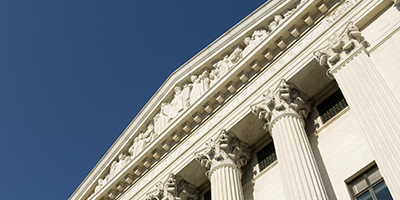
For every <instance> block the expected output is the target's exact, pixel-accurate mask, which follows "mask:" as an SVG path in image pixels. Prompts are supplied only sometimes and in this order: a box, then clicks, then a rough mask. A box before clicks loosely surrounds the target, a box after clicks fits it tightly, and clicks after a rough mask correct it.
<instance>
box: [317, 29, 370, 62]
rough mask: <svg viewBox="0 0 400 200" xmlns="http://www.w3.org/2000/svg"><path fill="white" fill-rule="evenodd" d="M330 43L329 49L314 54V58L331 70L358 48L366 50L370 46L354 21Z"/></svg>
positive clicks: (335, 35)
mask: <svg viewBox="0 0 400 200" xmlns="http://www.w3.org/2000/svg"><path fill="white" fill-rule="evenodd" d="M328 42H329V45H328V46H327V47H325V48H323V49H320V50H318V51H315V52H314V57H315V59H316V60H317V61H318V63H319V64H320V65H321V66H325V67H327V68H330V69H332V68H333V67H334V66H335V65H336V64H337V63H339V62H340V61H341V60H343V59H344V58H346V57H347V56H348V54H350V53H351V52H352V51H353V50H354V49H355V48H356V47H360V46H362V47H364V48H366V47H368V46H369V45H370V44H369V43H368V42H367V41H366V40H365V39H364V37H362V35H361V32H360V30H359V29H358V27H357V26H356V25H355V24H354V23H353V22H352V21H350V22H348V24H347V26H346V28H345V30H344V31H343V33H342V34H340V35H337V34H333V35H332V36H331V37H329V39H328Z"/></svg>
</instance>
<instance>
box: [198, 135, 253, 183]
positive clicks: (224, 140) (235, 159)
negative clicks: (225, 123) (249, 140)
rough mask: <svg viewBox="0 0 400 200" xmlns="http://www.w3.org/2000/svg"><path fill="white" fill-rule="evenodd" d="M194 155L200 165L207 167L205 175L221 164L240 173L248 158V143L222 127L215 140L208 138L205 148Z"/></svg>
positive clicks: (208, 174)
mask: <svg viewBox="0 0 400 200" xmlns="http://www.w3.org/2000/svg"><path fill="white" fill-rule="evenodd" d="M195 157H196V160H197V161H199V162H200V164H201V166H203V167H206V168H207V172H206V175H207V176H208V177H210V175H211V173H212V172H213V171H214V170H215V169H218V168H219V167H221V166H231V167H234V168H236V169H237V170H238V171H239V172H240V173H241V168H242V167H243V166H245V165H246V164H247V161H248V160H249V159H250V150H249V145H248V144H246V143H244V142H242V141H241V140H239V139H238V138H237V137H236V136H235V135H234V134H233V133H232V132H227V131H225V130H224V129H223V130H221V133H220V135H219V136H218V138H217V139H216V140H215V141H214V140H213V139H210V140H209V141H208V142H207V143H206V149H204V150H203V151H200V152H197V153H195Z"/></svg>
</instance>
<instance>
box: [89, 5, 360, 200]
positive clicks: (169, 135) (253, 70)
mask: <svg viewBox="0 0 400 200" xmlns="http://www.w3.org/2000/svg"><path fill="white" fill-rule="evenodd" d="M346 2H349V1H346ZM350 2H353V1H350ZM354 2H356V1H354ZM354 2H353V4H352V5H354ZM307 4H309V6H311V5H312V6H313V7H312V8H313V9H315V10H317V11H318V7H315V6H316V5H317V4H318V2H311V1H310V2H308V3H307ZM341 5H343V4H341ZM319 8H321V6H319ZM319 10H320V11H321V10H324V9H319ZM307 12H309V10H304V11H301V12H300V13H297V16H296V17H299V15H304V13H307ZM325 12H326V10H325ZM329 13H331V12H328V14H329ZM295 14H296V13H295ZM342 14H343V13H342ZM306 19H308V18H306ZM309 20H310V19H308V20H304V21H303V23H304V24H307V23H306V21H308V22H309ZM312 20H313V21H315V20H318V18H315V17H314V18H312ZM311 25H312V24H311ZM292 26H293V24H291V22H288V21H285V22H283V26H280V27H278V28H277V30H278V32H274V33H271V35H270V36H269V39H265V40H264V41H262V42H261V43H262V44H261V45H259V46H258V47H255V48H256V49H257V50H256V51H254V52H257V54H255V53H254V52H251V53H250V54H249V55H248V57H247V58H243V59H242V60H240V61H238V64H237V66H236V67H235V69H234V70H231V71H228V72H227V74H230V75H234V76H229V77H224V78H222V79H223V80H221V81H220V82H218V83H216V85H217V86H216V87H214V88H213V90H215V91H218V90H220V91H222V92H221V93H220V94H222V96H224V94H227V93H225V92H228V91H229V92H228V94H229V95H232V94H234V93H235V90H232V91H233V92H232V91H231V90H229V89H228V88H229V87H226V83H227V82H230V81H231V80H232V78H233V79H235V80H234V81H233V82H234V83H235V82H236V83H238V82H239V83H242V82H243V84H244V83H246V81H247V80H246V81H242V79H241V77H243V76H235V75H239V74H240V72H241V71H245V72H247V77H246V78H247V79H249V80H250V79H251V78H252V77H254V76H256V75H257V73H258V72H259V71H262V70H263V69H266V68H267V67H266V66H268V65H267V64H266V63H268V62H269V59H268V58H270V54H268V52H267V53H265V52H264V53H261V52H263V51H260V49H261V50H264V49H265V46H268V45H270V44H271V43H273V44H275V48H271V49H273V50H272V51H271V50H270V52H277V50H276V48H278V49H280V48H281V47H280V46H278V44H279V43H280V44H281V46H282V43H281V42H282V40H279V41H280V42H277V43H274V42H273V41H274V39H276V38H279V37H278V36H279V35H280V34H282V33H280V32H279V31H284V30H287V29H284V28H287V27H292ZM298 26H299V25H298ZM300 26H301V25H300ZM293 27H294V26H293ZM256 30H260V29H256ZM298 30H299V34H302V33H303V32H301V31H302V30H300V29H298ZM303 31H304V30H303ZM286 33H287V32H286ZM289 34H291V33H289ZM271 41H272V42H271ZM275 41H278V40H275ZM290 42H293V41H290V40H287V41H284V43H285V45H290ZM263 47H264V48H263ZM284 49H285V48H284ZM278 54H279V53H278ZM278 54H276V53H275V54H274V56H275V57H276V56H279V55H280V54H279V55H278ZM275 57H272V58H271V61H272V60H273V59H274V58H275ZM256 59H257V60H259V61H261V62H253V61H255V60H256ZM250 62H252V63H253V65H250V66H249V64H250ZM243 80H245V79H243ZM236 86H237V85H236ZM237 88H238V89H239V87H237ZM215 93H216V92H208V94H209V95H208V96H212V97H213V94H215ZM217 93H218V92H217ZM225 97H226V95H225ZM201 99H202V102H196V103H195V104H196V106H195V108H193V107H191V108H188V110H189V112H188V111H185V112H182V114H181V116H179V115H178V116H177V118H179V119H184V118H185V119H186V118H188V117H190V116H191V115H192V113H193V112H192V111H196V110H197V111H199V107H200V108H201V109H202V105H207V103H206V104H204V102H210V98H208V99H207V97H204V96H203V97H201ZM172 100H174V99H172ZM214 101H215V100H214ZM216 101H217V102H218V103H212V102H211V104H214V106H210V107H211V108H209V107H208V108H209V109H211V111H210V113H212V112H213V111H214V109H215V107H217V106H215V104H217V105H221V104H222V103H224V100H222V101H221V102H219V101H218V98H217V100H216ZM199 105H200V106H199ZM207 110H208V109H207V107H205V111H206V112H207ZM207 113H208V112H207ZM206 115H207V114H206ZM198 117H199V118H200V120H199V122H201V120H202V119H204V118H203V117H204V115H201V113H200V116H198ZM192 120H193V121H194V122H193V121H190V122H189V123H186V125H187V126H183V127H181V126H180V125H183V124H185V123H180V122H181V121H179V120H178V121H177V120H175V121H173V122H171V125H170V127H169V128H167V129H168V130H166V131H164V132H163V133H162V134H161V135H159V136H158V137H154V138H153V139H151V140H150V141H155V143H154V142H153V143H150V141H149V143H147V142H146V144H147V145H144V146H145V148H147V149H146V150H145V152H143V151H141V152H140V153H139V155H137V156H136V157H134V156H132V155H133V153H132V152H134V149H135V148H134V147H133V148H129V147H132V146H133V145H132V146H131V145H128V146H126V147H125V151H128V152H129V154H128V153H122V155H123V156H119V155H121V153H120V154H118V157H120V158H118V159H116V160H114V161H117V160H118V161H117V163H119V162H120V161H119V160H121V163H125V159H127V158H128V157H131V158H130V159H131V160H130V163H128V164H126V165H123V166H125V168H126V167H127V166H129V167H127V168H129V169H132V168H133V169H134V170H133V172H134V173H133V175H132V174H131V176H128V175H129V173H128V170H126V169H123V168H124V167H122V168H121V169H120V172H121V173H120V174H119V175H118V173H116V174H117V177H118V178H115V180H113V181H112V183H111V184H109V185H107V187H106V188H107V190H103V191H101V192H100V193H102V194H103V195H107V196H110V195H108V191H109V189H110V190H111V188H112V189H114V190H115V189H117V190H118V188H117V187H118V186H117V185H118V182H119V181H120V180H123V181H124V182H126V183H128V184H131V183H132V180H135V178H137V177H139V176H140V175H141V172H143V171H144V170H146V168H148V167H150V166H151V165H152V164H153V163H154V162H155V161H156V160H157V159H159V158H160V156H161V155H162V154H163V153H166V152H167V151H168V150H169V149H170V148H171V147H172V146H173V145H174V144H176V143H177V142H179V141H180V139H181V137H183V136H184V135H185V134H186V133H185V132H186V130H188V131H187V132H190V131H191V128H192V127H193V124H197V123H199V122H197V121H196V117H195V116H194V117H193V118H192ZM153 125H154V124H153ZM149 127H150V126H149ZM179 128H180V130H178V129H179ZM174 129H175V130H174ZM185 129H186V130H185ZM147 130H150V131H147ZM147 130H146V131H143V135H142V136H141V137H144V138H147V139H148V137H150V136H151V135H153V134H154V132H155V131H154V129H153V128H151V127H150V128H148V129H147ZM151 130H153V131H151ZM182 130H185V132H182ZM146 132H147V133H149V134H146ZM150 133H151V134H150ZM145 136H146V137H145ZM160 136H161V137H160ZM168 143H169V144H168ZM128 148H129V149H128ZM157 149H158V151H156V150H157ZM129 150H130V151H129ZM153 150H154V151H153ZM122 152H123V151H122ZM112 163H113V162H112ZM112 163H111V164H112ZM114 163H115V162H114ZM117 166H118V165H117ZM121 166H122V165H121ZM114 167H115V165H114ZM119 167H120V166H119ZM109 169H110V168H109ZM116 171H117V170H116ZM129 171H130V170H129ZM124 177H126V178H124ZM96 196H97V195H96ZM98 197H99V196H97V197H95V198H96V199H97V198H98ZM100 197H101V196H100Z"/></svg>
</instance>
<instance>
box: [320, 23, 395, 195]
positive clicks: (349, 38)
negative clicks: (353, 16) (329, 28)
mask: <svg viewBox="0 0 400 200" xmlns="http://www.w3.org/2000/svg"><path fill="white" fill-rule="evenodd" d="M329 43H330V45H329V46H328V47H326V48H324V49H322V50H319V51H317V52H316V53H315V56H316V59H317V60H318V61H319V63H320V64H321V65H323V66H326V67H327V68H328V72H329V74H330V75H331V77H333V78H335V79H336V81H337V83H338V85H339V87H340V89H341V90H342V92H343V95H344V97H345V99H346V101H347V103H348V104H349V107H350V109H351V110H353V113H354V115H355V116H356V118H357V121H358V123H359V124H360V126H361V129H362V130H363V133H364V135H365V137H366V139H367V141H368V143H369V145H370V147H371V149H372V151H373V152H374V155H375V159H376V163H377V164H378V167H379V169H380V172H381V173H382V175H383V177H384V179H385V181H386V183H387V185H388V188H389V190H390V192H391V194H392V196H393V197H394V199H400V189H399V188H400V155H399V154H398V153H399V152H400V104H399V102H398V101H397V100H396V98H395V97H394V95H393V94H392V92H391V91H390V89H389V88H388V86H387V85H386V82H385V81H384V79H383V78H382V76H381V75H380V73H379V71H378V70H377V68H376V67H375V65H374V63H373V62H372V61H371V59H370V57H369V52H368V51H367V49H366V48H367V47H368V46H369V44H368V42H367V41H366V40H365V39H364V38H363V37H362V35H361V32H360V31H359V29H358V28H357V26H355V25H354V24H353V23H352V22H349V23H348V25H347V27H346V28H345V31H344V32H343V33H342V34H341V35H333V36H332V37H331V38H330V39H329ZM388 56H390V55H388ZM333 58H334V59H333Z"/></svg>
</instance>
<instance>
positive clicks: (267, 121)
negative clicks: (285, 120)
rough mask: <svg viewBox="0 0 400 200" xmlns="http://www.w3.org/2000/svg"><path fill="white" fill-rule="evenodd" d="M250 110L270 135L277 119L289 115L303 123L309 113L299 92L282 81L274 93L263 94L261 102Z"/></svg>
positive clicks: (308, 107) (306, 104)
mask: <svg viewBox="0 0 400 200" xmlns="http://www.w3.org/2000/svg"><path fill="white" fill-rule="evenodd" d="M250 108H251V110H252V112H253V113H254V114H255V115H256V116H257V117H258V118H259V119H261V120H262V121H263V122H264V129H265V130H266V131H270V133H271V130H270V129H271V128H272V127H273V125H274V123H275V121H276V120H277V119H279V118H281V117H283V116H288V115H290V116H295V117H298V118H300V119H301V120H302V121H303V122H304V119H305V118H307V116H308V113H309V112H310V106H309V105H308V103H307V102H305V101H304V100H303V99H302V98H301V97H300V92H299V91H298V90H297V89H296V88H295V86H294V85H293V84H292V85H289V83H287V82H286V80H284V79H282V80H281V82H280V84H279V86H278V88H277V89H276V90H275V91H274V92H271V91H270V90H268V91H267V92H265V93H264V94H263V101H262V102H261V103H258V104H256V105H252V106H250Z"/></svg>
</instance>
